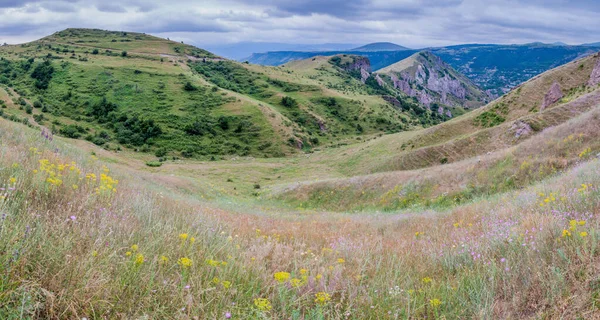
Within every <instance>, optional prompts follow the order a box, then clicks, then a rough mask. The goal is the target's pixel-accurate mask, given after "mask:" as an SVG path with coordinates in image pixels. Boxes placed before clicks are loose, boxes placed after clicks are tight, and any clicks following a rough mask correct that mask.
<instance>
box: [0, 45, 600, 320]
mask: <svg viewBox="0 0 600 320" xmlns="http://www.w3.org/2000/svg"><path fill="white" fill-rule="evenodd" d="M132 42H133V40H132ZM34 47H35V46H34ZM52 47H53V49H54V48H55V45H54V44H52ZM58 48H62V47H58ZM71 48H72V50H74V51H75V54H76V55H75V56H76V57H77V55H81V56H82V58H84V57H86V56H85V53H84V51H79V50H81V49H79V48H77V47H74V46H73V47H71ZM10 50H14V51H10ZM17 50H23V51H20V52H19V51H17ZM28 50H30V48H29V47H22V48H19V47H12V48H9V52H11V54H10V55H7V56H8V58H5V59H6V61H9V62H10V64H11V68H12V67H13V65H12V63H15V62H14V61H17V62H16V63H17V64H19V66H18V68H15V69H12V70H11V73H9V74H8V75H9V76H10V77H7V78H8V79H9V80H10V81H15V83H16V84H19V83H20V81H25V78H23V77H21V75H20V74H19V72H20V71H21V70H22V69H21V68H22V66H23V67H24V68H26V67H25V66H26V63H27V61H28V59H22V58H23V57H19V54H23V56H26V55H31V53H29V51H28ZM92 50H93V49H92ZM80 52H81V53H80ZM48 53H51V54H52V56H55V55H57V56H60V55H59V54H57V53H56V52H55V50H52V51H51V52H50V51H49V50H47V49H40V51H38V54H40V55H46V56H47V54H48ZM129 54H132V55H134V54H133V53H131V51H129V52H128V54H127V56H129ZM68 55H69V53H67V56H68ZM3 57H4V56H3ZM145 57H146V56H145ZM147 57H148V58H151V57H152V56H151V55H148V56H147ZM338 57H339V59H335V60H334V61H331V59H332V57H315V59H314V60H312V59H311V60H306V61H301V62H294V63H293V64H290V65H289V66H286V67H284V68H266V67H261V66H244V65H239V64H233V66H235V67H232V68H233V69H231V68H229V67H231V65H230V64H226V63H221V62H222V61H220V60H214V59H217V58H213V60H208V58H207V62H200V61H203V60H199V61H197V62H198V63H203V64H208V63H212V64H214V65H210V66H208V67H206V66H202V65H201V66H202V67H198V66H197V65H196V64H194V63H191V64H190V65H191V66H193V67H194V68H202V69H203V70H201V72H206V69H207V68H209V67H210V69H209V70H210V73H211V77H209V78H210V79H211V81H214V82H215V83H222V84H223V86H229V87H231V88H232V90H229V91H225V92H227V95H231V96H233V97H236V98H237V99H240V100H241V99H242V98H243V99H247V100H245V101H249V100H250V97H248V96H245V95H242V94H241V93H238V91H239V92H244V90H246V88H251V87H249V86H246V85H243V84H244V83H245V82H244V81H241V82H240V83H237V82H235V81H233V83H227V84H225V83H223V82H222V81H224V80H223V79H222V77H224V75H226V74H229V73H230V71H234V72H235V73H236V74H237V73H241V72H245V71H240V70H238V69H235V68H237V67H242V68H244V69H245V70H247V71H249V72H255V73H256V74H251V75H252V76H257V77H259V78H260V79H259V81H257V83H258V84H260V87H261V88H262V87H264V84H263V81H264V82H266V80H265V77H269V79H275V80H279V81H283V80H280V79H288V78H289V77H291V78H292V79H296V81H298V82H300V83H299V84H302V85H309V84H311V83H313V84H314V83H319V82H320V81H322V82H325V83H327V81H328V80H331V81H336V82H332V86H335V85H339V86H343V87H340V89H336V90H333V89H328V90H333V91H328V90H325V91H326V92H330V93H333V92H338V93H340V92H342V93H344V91H343V90H342V89H341V88H344V90H346V91H347V92H349V93H352V90H354V91H355V92H354V93H352V94H356V95H358V93H357V92H358V91H359V90H368V88H369V87H368V86H366V83H365V84H364V85H363V84H362V82H361V81H360V80H357V79H355V78H352V73H356V71H359V70H357V69H356V67H360V69H362V68H364V67H365V66H366V65H365V61H364V60H361V59H364V58H362V57H359V56H343V55H341V56H338ZM90 58H91V59H89V60H88V61H87V62H88V63H90V64H93V65H96V64H101V62H102V61H103V59H106V60H108V59H112V58H113V57H112V56H105V55H102V56H100V57H96V58H94V57H92V56H91V55H90ZM100 58H103V59H100ZM38 59H41V58H39V57H37V56H36V57H35V60H38ZM128 59H132V60H125V61H126V62H127V65H130V64H131V63H132V62H135V63H137V64H139V65H140V68H141V67H144V68H145V69H144V70H148V69H150V67H149V66H148V65H144V64H143V62H144V61H145V58H134V57H130V58H128ZM35 60H34V61H33V62H32V65H31V66H30V67H29V68H30V70H31V71H30V72H32V73H33V70H35V69H36V68H37V63H39V62H36V61H35ZM55 60H58V59H55ZM55 60H52V62H51V63H50V66H52V67H57V66H58V67H60V65H54V64H53V63H54V62H56V61H55ZM65 60H66V59H65ZM74 60H78V59H74ZM190 60H191V59H190ZM1 61H2V67H3V68H4V67H5V66H6V65H8V64H9V63H7V62H5V60H1ZM111 61H112V60H111ZM176 61H178V60H176ZM60 62H63V61H60ZM21 63H22V64H23V65H21ZM103 63H106V62H103ZM113 63H114V62H113ZM169 65H170V66H169V67H171V66H172V67H174V68H173V69H172V70H177V72H176V74H178V73H182V72H183V73H184V76H189V77H190V78H189V79H191V80H190V82H191V81H193V80H194V79H196V80H197V81H198V82H194V84H195V85H200V83H201V82H200V81H201V78H197V77H198V75H196V76H197V77H194V74H193V73H186V71H185V70H184V69H182V67H181V65H178V66H174V65H173V62H170V63H169ZM151 66H154V65H151ZM175 67H176V68H175ZM213 67H214V68H213ZM43 68H47V66H44V64H42V67H41V69H40V70H38V72H37V73H36V77H35V78H33V79H34V80H36V81H39V85H42V86H43V85H44V83H45V78H44V77H38V75H39V74H45V73H44V72H43ZM82 68H83V67H82ZM219 68H223V69H225V68H227V69H225V70H226V72H221V73H219V72H217V71H216V70H215V69H219ZM165 69H166V68H165ZM3 70H4V69H3ZM58 70H62V69H58ZM110 70H111V72H113V73H116V71H115V70H118V68H116V67H115V69H110ZM166 70H171V69H166ZM182 70H183V71H182ZM348 70H350V71H348ZM12 72H14V73H15V74H16V76H15V78H14V79H13V78H12ZM155 72H156V73H157V75H154V76H153V77H158V71H155ZM162 72H166V71H162ZM190 72H191V71H190ZM199 72H200V71H199ZM79 73H83V74H84V77H82V79H85V74H86V70H85V69H84V72H81V71H79ZM2 74H3V75H5V73H2ZM337 74H343V75H346V78H340V77H339V76H337ZM348 74H350V75H349V76H348ZM57 77H58V76H57ZM161 78H166V76H162V77H161ZM124 79H126V78H119V79H116V80H119V81H125V80H124ZM167 79H168V78H167ZM241 79H243V78H241ZM75 80H77V78H75ZM116 80H115V79H114V80H113V81H116ZM225 80H226V78H225ZM346 80H348V82H346ZM3 81H5V80H3ZM53 81H54V75H53V79H52V80H50V81H49V89H50V88H51V87H52V86H53V85H54V84H55V83H54V82H53ZM72 82H73V83H74V84H77V83H76V81H74V80H73V81H72ZM365 82H366V81H365ZM144 83H145V82H144ZM116 84H119V83H116ZM140 84H141V83H140ZM181 84H182V83H179V85H181ZM599 84H600V56H599V55H594V56H589V57H587V58H584V59H581V60H578V61H576V62H573V63H569V64H567V65H565V66H562V67H559V68H557V69H554V70H551V71H548V72H546V73H544V74H542V75H540V76H539V77H537V78H535V79H532V80H531V81H528V82H526V83H524V84H523V85H522V86H521V87H519V88H518V89H515V90H513V91H512V92H510V93H509V94H507V95H505V96H503V97H502V98H500V99H498V100H497V101H494V102H492V103H490V104H489V105H488V106H486V107H484V108H480V109H478V110H475V111H473V112H471V113H468V114H466V115H464V116H460V117H456V118H454V119H453V120H450V121H448V122H445V123H443V124H440V125H437V126H434V127H431V128H427V129H423V130H418V131H409V132H401V133H397V134H391V135H383V136H381V137H376V138H375V139H369V141H364V140H366V139H363V140H361V142H360V143H355V144H348V145H339V146H337V147H336V148H327V149H323V150H321V151H318V150H314V152H313V153H311V154H302V155H298V154H296V155H291V156H290V157H287V158H268V159H252V158H235V159H227V160H219V161H198V160H194V159H185V160H183V161H180V162H177V163H165V164H164V165H163V166H161V167H147V166H145V164H144V163H145V159H144V158H143V157H140V156H139V155H138V154H135V153H134V152H133V151H132V150H128V149H124V150H123V151H122V152H119V153H115V152H110V151H107V150H105V149H103V148H101V147H99V146H97V145H95V144H93V143H90V142H88V141H85V140H75V139H67V138H62V137H52V135H51V134H48V132H47V131H41V130H42V129H43V128H39V127H34V128H28V127H26V126H25V125H24V124H22V123H16V122H9V121H6V120H5V119H0V141H2V143H0V168H1V170H0V184H2V189H1V190H0V210H1V211H2V215H1V216H0V227H1V228H0V251H1V252H3V253H7V254H2V255H0V262H1V263H0V265H1V266H2V268H0V274H1V275H2V276H1V277H0V285H1V286H2V292H3V294H2V295H0V318H2V319H21V318H43V319H63V318H83V317H85V318H88V319H90V318H107V319H112V318H153V319H164V318H166V319H169V318H184V319H193V318H194V317H200V318H201V317H205V318H210V319H219V318H234V319H236V318H239V319H262V318H273V319H283V318H302V319H307V320H309V319H310V320H312V319H315V320H316V319H328V318H332V319H337V318H356V319H377V318H385V317H390V318H407V319H412V318H417V319H424V318H427V319H434V318H448V319H472V318H489V319H528V318H531V319H533V318H548V319H554V318H557V319H558V318H569V319H577V318H582V319H587V318H592V319H593V318H594V317H595V315H596V314H597V291H598V290H597V282H598V279H597V276H596V274H597V266H598V263H599V262H600V261H599V260H598V255H597V243H598V240H599V239H598V235H599V234H600V224H599V223H598V221H599V212H600V203H599V202H598V199H599V196H600V190H599V189H598V187H597V186H598V185H600V161H598V160H597V156H596V154H597V153H598V152H599V151H600V139H599V138H600V136H599V135H600V132H599V131H598V127H599V126H600V123H599V121H600V120H599V119H600V109H598V106H599V105H600V104H599V103H600V93H599V92H600V87H598V85H599ZM236 85H237V86H236ZM365 86H366V87H367V89H365ZM176 87H179V86H176ZM3 88H5V87H3ZM353 88H354V89H353ZM233 89H236V90H238V91H233ZM265 89H268V90H273V89H272V88H271V87H269V88H265ZM3 90H4V89H3ZM219 90H225V89H219ZM9 91H10V92H11V94H13V95H15V97H16V95H17V93H15V92H13V91H12V90H9ZM174 92H177V93H178V94H180V95H183V94H185V92H183V91H181V92H180V91H174ZM558 92H562V98H560V97H559V96H560V94H557V93H558ZM349 93H348V94H349ZM7 94H8V93H7ZM80 94H82V95H83V94H84V93H80ZM90 94H93V91H90ZM296 94H297V95H298V96H301V95H302V94H305V95H307V94H309V93H307V92H301V93H296ZM310 94H312V93H310ZM244 97H246V98H244ZM257 97H260V96H259V95H257ZM362 97H364V98H365V99H379V97H378V96H369V95H363V96H362ZM25 102H27V101H25ZM249 103H250V102H249ZM261 104H263V105H264V102H261ZM6 105H7V108H2V110H3V112H11V113H13V112H14V113H16V112H18V111H19V109H18V107H16V106H14V105H13V102H12V100H10V99H9V100H6ZM542 105H545V106H544V108H542ZM534 106H535V108H533V107H534ZM119 107H121V106H119ZM273 110H275V109H273ZM36 111H37V109H36ZM273 112H275V111H273ZM367 112H368V111H367ZM492 113H493V114H495V115H496V116H493V115H492ZM35 114H36V115H37V114H38V113H35ZM276 117H278V115H276ZM501 118H503V119H504V122H502V120H501ZM73 121H75V120H73ZM513 124H514V128H513ZM527 126H529V128H530V129H531V130H529V129H527ZM44 130H45V129H44ZM440 146H443V148H441V147H440ZM407 154H414V155H416V156H415V157H414V158H412V160H411V161H399V160H401V159H402V158H403V157H404V156H406V155H407ZM442 154H443V155H445V156H446V157H447V159H446V160H445V161H444V158H439V156H441V155H442ZM411 168H412V169H411ZM418 168H422V169H418ZM392 170H393V171H392ZM369 171H373V172H375V171H377V172H379V173H378V174H375V175H373V174H371V175H369V174H367V173H369ZM335 211H340V212H335Z"/></svg>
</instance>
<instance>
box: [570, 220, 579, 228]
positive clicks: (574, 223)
mask: <svg viewBox="0 0 600 320" xmlns="http://www.w3.org/2000/svg"><path fill="white" fill-rule="evenodd" d="M569 225H570V226H572V227H574V226H576V225H577V220H571V221H569Z"/></svg>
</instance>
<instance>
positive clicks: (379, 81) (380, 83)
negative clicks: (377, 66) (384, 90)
mask: <svg viewBox="0 0 600 320" xmlns="http://www.w3.org/2000/svg"><path fill="white" fill-rule="evenodd" d="M375 80H376V81H377V84H378V85H379V86H380V87H383V86H384V85H385V81H383V79H381V77H380V76H379V75H378V74H377V75H375Z"/></svg>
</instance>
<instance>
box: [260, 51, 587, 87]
mask: <svg viewBox="0 0 600 320" xmlns="http://www.w3.org/2000/svg"><path fill="white" fill-rule="evenodd" d="M427 50H428V51H431V52H432V53H433V54H435V55H437V56H439V57H441V58H442V59H443V60H444V61H445V62H446V63H448V64H449V65H451V66H452V67H453V68H454V69H456V70H457V71H459V72H460V73H463V74H464V75H466V76H467V77H468V78H469V79H471V81H473V82H474V83H476V84H477V85H478V86H480V87H481V88H483V89H484V90H486V91H488V92H489V93H490V94H491V95H493V96H500V95H502V94H504V93H506V92H508V91H509V90H510V89H511V88H514V87H516V86H517V85H519V84H520V83H522V82H524V81H526V80H527V79H530V78H531V77H533V76H535V75H538V74H540V73H542V72H544V71H546V70H549V69H552V68H555V67H558V66H560V65H562V64H565V63H567V62H569V61H573V60H574V59H577V58H581V57H584V56H586V55H588V54H591V53H594V49H593V48H590V47H589V46H558V45H548V44H542V43H533V44H525V45H494V44H465V45H457V46H449V47H440V48H427ZM416 52H418V51H416V50H403V51H375V52H359V51H335V52H294V51H285V52H267V53H257V54H253V55H252V56H251V57H249V58H248V61H249V62H250V63H254V64H262V65H272V66H276V65H282V64H284V63H286V62H288V61H291V60H302V59H307V58H310V57H313V56H319V55H336V54H359V55H364V56H366V57H368V58H369V60H370V61H371V64H372V66H373V68H374V70H377V69H381V68H385V67H387V66H389V65H392V64H394V63H396V62H398V61H400V60H402V59H405V58H407V57H409V56H410V55H412V54H414V53H416Z"/></svg>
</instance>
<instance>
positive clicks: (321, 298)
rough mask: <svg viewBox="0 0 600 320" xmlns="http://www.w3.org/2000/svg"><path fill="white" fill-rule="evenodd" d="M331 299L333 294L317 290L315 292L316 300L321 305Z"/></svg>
mask: <svg viewBox="0 0 600 320" xmlns="http://www.w3.org/2000/svg"><path fill="white" fill-rule="evenodd" d="M329 301H331V296H330V295H329V293H326V292H323V291H321V292H317V293H315V302H316V303H317V304H319V305H325V304H327V302H329Z"/></svg>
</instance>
